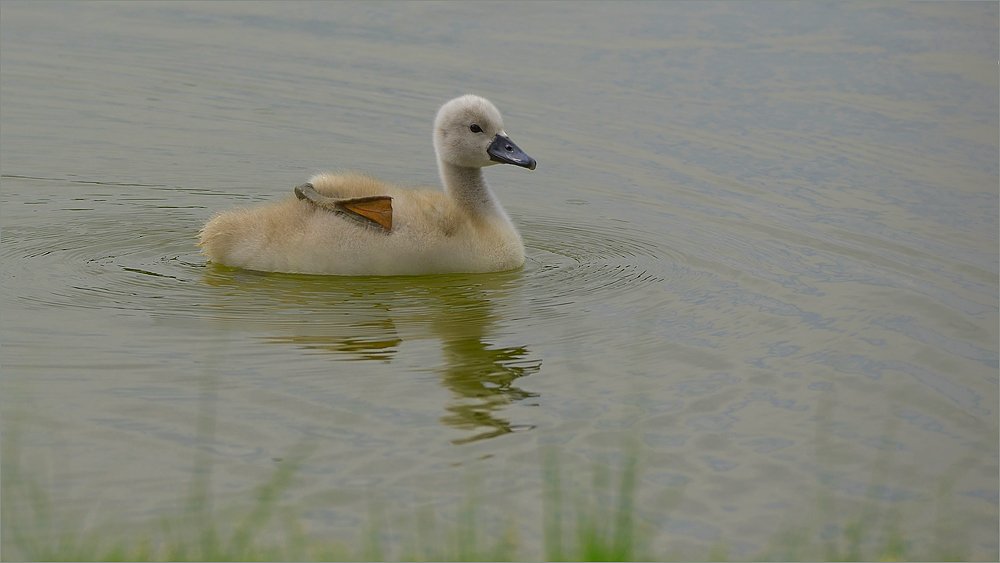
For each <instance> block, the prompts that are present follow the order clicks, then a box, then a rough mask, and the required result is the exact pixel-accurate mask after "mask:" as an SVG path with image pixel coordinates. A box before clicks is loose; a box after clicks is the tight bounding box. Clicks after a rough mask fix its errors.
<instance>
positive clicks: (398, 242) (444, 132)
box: [199, 94, 536, 275]
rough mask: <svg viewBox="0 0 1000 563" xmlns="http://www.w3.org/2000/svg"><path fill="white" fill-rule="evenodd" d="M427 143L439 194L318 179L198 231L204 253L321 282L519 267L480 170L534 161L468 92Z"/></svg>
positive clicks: (520, 254)
mask: <svg viewBox="0 0 1000 563" xmlns="http://www.w3.org/2000/svg"><path fill="white" fill-rule="evenodd" d="M433 137H434V151H435V155H436V158H437V163H438V171H439V173H440V176H441V182H442V184H443V188H444V189H443V190H433V189H407V188H403V187H400V186H396V185H393V184H389V183H386V182H382V181H380V180H376V179H374V178H372V177H370V176H367V175H363V174H357V173H348V174H318V175H316V176H313V177H312V178H310V179H309V181H308V183H306V184H302V185H300V186H298V187H297V188H296V189H295V195H294V196H292V197H288V198H286V199H284V200H282V201H280V202H277V203H273V204H267V205H263V206H259V207H251V208H237V209H232V210H229V211H223V212H221V213H217V214H215V215H214V216H213V217H212V218H211V219H210V220H209V221H208V223H206V225H205V226H204V228H202V230H201V242H200V243H199V245H200V246H201V248H202V254H204V255H206V256H208V258H209V260H210V261H211V262H213V263H218V264H223V265H226V266H230V267H235V268H244V269H249V270H259V271H268V272H286V273H304V274H326V275H415V274H441V273H478V272H496V271H503V270H511V269H515V268H519V267H521V266H522V265H523V264H524V244H523V242H522V241H521V236H520V234H518V232H517V229H516V228H515V227H514V224H513V223H512V222H511V220H510V218H509V217H508V216H507V213H506V212H505V211H504V209H503V207H502V206H501V205H500V202H499V200H498V199H497V198H496V196H495V195H494V193H493V191H492V190H491V189H490V187H489V185H488V184H487V183H486V179H485V177H484V175H483V168H485V167H487V166H492V165H494V164H512V165H514V166H519V167H523V168H527V169H529V170H534V169H535V166H536V162H535V159H533V158H531V157H530V156H528V155H527V154H525V153H524V151H522V150H521V149H520V148H519V147H518V146H517V145H516V144H514V142H513V141H511V139H510V137H508V136H507V133H506V131H504V127H503V119H502V117H501V115H500V112H499V110H497V108H496V107H495V106H494V105H493V104H492V103H491V102H489V101H488V100H486V99H485V98H481V97H479V96H474V95H471V94H470V95H465V96H461V97H459V98H455V99H454V100H451V101H449V102H447V103H446V104H444V105H443V106H441V109H440V110H438V113H437V116H436V118H435V120H434V129H433Z"/></svg>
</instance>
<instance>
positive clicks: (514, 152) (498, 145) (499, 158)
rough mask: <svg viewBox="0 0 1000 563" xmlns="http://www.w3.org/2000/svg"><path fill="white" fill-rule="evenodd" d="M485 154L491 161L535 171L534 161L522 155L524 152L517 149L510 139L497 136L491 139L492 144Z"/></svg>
mask: <svg viewBox="0 0 1000 563" xmlns="http://www.w3.org/2000/svg"><path fill="white" fill-rule="evenodd" d="M486 152H487V153H488V154H489V155H490V160H492V161H495V162H502V163H504V164H513V165H514V166H523V167H525V168H527V169H528V170H534V169H535V159H533V158H531V157H530V156H528V155H526V154H524V151H522V150H521V149H520V148H518V146H517V145H515V144H514V141H511V140H510V137H506V136H504V135H497V136H496V137H494V138H493V143H492V144H490V148H488V149H486Z"/></svg>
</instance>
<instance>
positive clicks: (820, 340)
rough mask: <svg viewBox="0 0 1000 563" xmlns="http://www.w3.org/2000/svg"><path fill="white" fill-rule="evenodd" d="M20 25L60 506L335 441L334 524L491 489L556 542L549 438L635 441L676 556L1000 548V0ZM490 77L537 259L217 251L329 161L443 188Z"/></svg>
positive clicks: (262, 466) (17, 305)
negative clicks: (826, 506) (261, 256)
mask: <svg viewBox="0 0 1000 563" xmlns="http://www.w3.org/2000/svg"><path fill="white" fill-rule="evenodd" d="M2 10H3V12H2V20H0V28H2V38H0V45H2V54H0V56H2V69H0V77H2V80H0V94H2V95H0V99H2V115H0V123H2V130H0V141H2V147H3V149H2V152H0V167H2V191H0V203H2V207H0V214H2V215H0V230H2V240H3V244H2V260H3V262H2V271H0V276H2V277H0V279H2V284H3V285H2V312H3V314H2V319H0V324H2V331H0V332H2V334H0V342H2V346H3V355H2V368H3V378H2V382H3V393H2V399H3V407H2V408H3V413H4V426H3V428H4V430H3V431H4V437H5V440H6V439H8V437H9V436H10V431H11V428H12V425H11V422H10V421H11V420H14V419H13V418H12V417H13V416H15V415H17V416H21V417H23V420H24V421H25V422H22V423H21V425H22V426H23V428H22V429H21V432H22V442H21V450H22V452H21V454H22V458H23V461H24V463H25V464H27V465H31V464H35V466H46V467H52V468H53V469H52V471H53V472H54V474H55V475H54V477H53V478H52V479H51V480H50V482H51V483H52V487H53V491H55V492H54V494H56V495H58V498H59V499H60V501H61V502H64V503H66V504H67V505H71V506H81V507H92V506H95V505H96V506H101V507H102V509H104V510H107V511H109V512H112V513H117V514H122V515H126V516H128V517H129V518H132V517H135V518H141V517H152V516H155V515H158V514H161V513H164V512H165V511H170V510H173V509H175V508H176V507H177V506H178V503H179V502H180V500H181V498H182V496H183V494H184V491H186V490H187V487H188V485H189V484H190V482H191V479H192V475H193V471H194V469H193V468H194V460H195V458H196V452H198V451H208V452H209V454H210V462H211V464H212V487H213V491H214V493H215V494H216V495H217V497H218V499H219V502H220V503H221V502H224V501H225V500H226V499H229V498H233V496H234V495H236V494H238V493H242V492H245V491H247V490H248V489H249V488H250V487H252V486H253V485H255V484H259V483H261V482H263V481H264V480H266V479H267V477H268V476H269V475H270V474H271V472H272V471H273V470H274V468H275V467H276V464H278V463H281V462H280V461H276V460H280V459H282V458H284V457H285V456H287V455H289V452H291V451H292V450H293V448H294V447H295V446H296V445H297V444H301V443H308V444H311V445H312V447H314V448H315V449H313V450H312V453H311V454H310V456H309V457H308V459H307V461H306V462H305V464H304V465H303V467H302V469H301V471H300V472H299V474H298V481H297V483H296V485H295V487H294V488H293V489H292V492H291V493H292V494H291V497H292V498H290V499H288V502H289V503H291V504H293V505H294V506H296V507H297V508H298V510H299V511H300V514H301V516H302V517H303V520H304V521H305V522H306V524H307V526H308V528H309V530H310V531H312V532H315V533H317V534H321V535H323V536H324V537H342V538H344V539H347V540H349V541H352V542H353V541H354V540H355V539H356V538H357V537H358V533H359V531H360V530H361V529H362V527H363V526H364V524H365V522H366V518H367V514H368V508H369V506H370V503H371V499H372V498H373V496H372V495H375V497H377V498H380V499H385V502H386V503H387V504H388V505H389V507H390V508H391V509H392V510H396V511H398V512H399V513H407V511H410V512H409V513H412V511H413V510H414V507H417V506H425V505H428V504H429V505H431V506H432V507H434V508H435V509H439V510H440V511H441V513H442V514H448V513H449V512H448V511H449V510H453V509H454V507H456V506H458V504H459V503H461V502H462V501H463V499H464V498H465V497H466V495H467V492H468V484H467V483H468V476H469V475H470V471H472V472H473V473H474V474H475V475H477V476H478V477H477V479H479V481H478V483H479V484H478V485H477V487H478V488H479V489H480V490H479V492H478V494H479V495H480V497H481V498H482V499H485V501H484V502H485V504H486V505H487V507H488V508H487V509H486V510H487V511H488V512H489V511H490V510H492V511H494V512H495V513H496V515H497V517H502V516H503V515H504V514H509V513H516V514H518V515H519V516H520V520H521V521H522V528H523V529H522V531H521V541H522V542H523V544H524V548H525V550H526V553H527V554H528V555H527V556H529V557H530V556H532V555H530V554H532V553H534V554H536V555H535V556H538V555H539V554H541V553H542V552H541V551H540V550H541V544H540V527H541V526H540V522H541V518H540V510H541V506H540V503H539V502H538V498H539V494H540V491H541V487H542V485H541V463H540V460H541V456H540V453H541V452H542V451H544V448H546V447H548V446H555V447H557V449H558V451H559V454H560V459H561V462H562V466H563V467H564V468H566V469H567V470H572V471H574V472H575V473H574V475H575V477H573V479H580V480H582V481H583V482H586V481H587V480H588V479H589V477H588V475H589V471H590V467H591V464H592V463H594V462H608V463H611V464H612V465H613V466H614V465H615V464H616V463H617V460H619V459H620V456H621V455H622V453H623V451H624V450H623V443H625V442H627V441H628V440H635V441H637V442H638V444H639V446H640V448H639V450H640V452H641V453H640V455H641V461H642V467H643V471H642V481H641V484H640V487H641V488H640V491H641V494H640V501H639V505H638V511H639V514H640V516H641V518H642V519H643V522H644V523H645V525H648V526H650V527H651V528H653V529H655V530H656V531H657V535H656V539H655V540H654V542H653V545H652V548H653V551H654V552H655V553H668V552H670V553H677V554H679V556H681V557H685V556H686V557H703V556H705V555H704V554H706V553H707V548H708V547H709V546H711V545H713V544H714V543H715V542H717V541H720V540H721V541H723V542H726V543H727V544H728V545H729V546H731V549H732V550H731V551H730V557H741V556H743V557H750V556H752V555H753V554H754V553H758V552H760V550H761V549H763V548H764V547H765V546H766V545H767V543H768V541H769V540H770V539H771V538H772V537H773V536H774V535H775V534H776V533H777V532H778V530H779V529H780V528H781V526H782V523H783V522H784V523H786V524H787V523H788V522H796V521H798V520H802V519H808V518H820V519H822V518H821V517H818V516H817V514H822V513H821V511H820V507H819V504H820V503H819V500H818V499H820V498H823V495H825V494H829V495H832V496H833V498H835V499H836V500H837V504H836V506H837V512H836V513H835V514H833V515H829V514H828V515H827V516H824V517H829V518H830V519H831V520H832V521H834V522H839V523H840V524H843V523H844V522H845V521H846V520H848V519H849V518H852V517H856V516H857V515H858V514H859V512H860V507H862V506H863V505H864V503H865V502H871V501H873V500H875V501H878V503H880V504H879V506H882V507H883V508H885V509H886V510H895V511H898V512H899V513H900V514H902V515H903V521H904V524H905V526H906V529H907V530H909V531H910V535H909V536H908V539H909V540H910V541H911V542H913V549H914V550H915V551H916V552H920V550H921V549H928V547H927V545H928V544H929V543H933V542H934V541H935V537H934V534H935V533H937V534H939V535H943V537H945V541H946V542H947V541H954V542H956V543H957V544H959V545H961V546H962V547H963V549H965V550H966V552H965V553H966V555H967V557H969V558H973V559H994V560H995V559H996V558H997V557H998V538H997V526H998V487H997V482H998V448H997V443H998V431H997V426H998V425H997V409H998V404H997V403H998V389H997V385H998V357H1000V356H998V231H997V220H998V213H1000V211H998V193H997V192H998V188H997V185H998V180H997V178H998V174H1000V159H998V114H1000V107H998V106H1000V104H998V91H997V83H998V66H997V61H996V53H997V51H998V39H997V37H998V33H997V21H998V12H997V5H996V3H960V2H959V3H953V2H948V3H906V4H880V3H857V4H855V3H822V4H820V3H801V4H800V3H732V4H729V3H721V4H717V3H695V4H687V3H666V4H663V3H653V4H647V3H641V4H629V3H587V4H582V5H581V4H572V5H567V4H558V3H556V4H537V3H532V4H524V5H521V4H483V3H470V4H455V3H442V4H436V3H435V4H423V3H420V4H416V3H404V4H378V3H367V2H366V3H363V4H339V3H338V4H334V3H321V4H297V3H279V4H270V3H263V4H261V3H250V4H244V3H217V4H174V3H149V2H141V3H110V4H93V3H66V4H49V3H42V4H36V3H4V4H3V8H2ZM467 92H472V93H477V94H480V95H483V96H486V97H488V98H490V99H491V100H492V101H493V102H494V103H495V104H496V105H497V106H498V107H499V108H500V110H501V111H502V112H503V114H504V118H505V126H506V130H507V132H508V133H509V134H510V135H511V137H512V138H513V139H514V140H515V141H516V142H517V143H518V144H519V145H520V146H521V147H522V148H523V149H524V150H525V151H526V152H527V153H528V154H530V155H532V156H533V157H534V158H536V159H537V160H538V169H537V170H535V171H534V172H528V171H526V170H523V169H516V168H514V167H493V168H490V169H488V170H487V177H488V180H489V181H490V182H491V183H492V185H493V187H494V189H495V190H496V192H497V194H498V196H499V198H500V199H501V200H502V202H503V203H504V205H505V207H506V208H507V210H508V212H509V214H510V215H511V217H512V218H513V220H514V222H515V223H516V224H517V226H518V227H519V229H520V231H521V233H522V235H523V237H524V239H525V242H526V245H527V254H528V261H527V264H526V265H525V267H524V268H523V269H521V270H519V271H515V272H505V273H498V274H488V275H459V276H436V277H435V276H430V277H406V278H335V277H322V276H296V275H282V274H262V273H255V272H246V271H238V270H230V269H226V268H220V267H217V266H213V265H210V264H206V262H205V259H204V258H203V257H202V256H200V255H199V253H198V249H197V248H196V247H195V246H194V244H195V242H196V241H197V233H198V230H199V228H200V227H201V225H203V224H204V222H205V221H206V220H207V219H208V218H209V217H210V216H211V214H212V213H213V212H216V211H220V210H224V209H228V208H230V207H233V206H237V205H254V204H260V203H266V202H270V201H275V200H277V199H279V198H282V197H287V196H288V194H290V193H291V189H292V188H293V187H294V186H295V185H297V184H299V183H301V182H302V181H304V180H305V179H307V178H308V177H309V176H310V175H311V174H313V173H315V172H318V171H323V170H348V169H353V170H363V171H369V172H374V173H376V174H377V175H379V176H380V177H382V178H384V179H386V180H390V181H395V182H400V183H404V184H411V185H419V186H434V185H436V184H437V181H438V180H437V171H436V169H435V164H434V156H433V148H432V145H431V139H430V124H431V121H432V119H433V117H434V113H435V112H436V110H437V108H438V107H439V105H440V104H441V103H443V102H444V101H446V100H448V99H450V98H451V97H454V96H456V95H460V94H464V93H467ZM199 417H201V418H200V420H203V421H204V420H211V421H212V424H211V425H208V426H205V425H202V426H201V427H200V428H201V429H200V430H199V424H198V422H197V421H198V420H199ZM205 428H212V429H213V430H212V432H211V434H210V435H207V436H206V434H205ZM203 446H204V448H207V450H204V449H202V447H203ZM878 468H882V470H884V474H885V475H886V477H884V479H882V481H878V479H876V477H875V475H876V474H877V473H876V471H877V469H878ZM873 483H874V485H877V486H873ZM678 491H679V492H680V497H679V498H680V501H679V502H677V503H672V502H668V501H667V500H665V499H668V498H675V497H674V496H671V495H674V493H676V492H678ZM942 491H944V492H943V493H942ZM943 499H945V500H943ZM932 532H933V533H932ZM832 533H834V534H835V533H836V530H834V532H832ZM948 534H951V535H950V536H949V535H948ZM937 541H940V538H938V540H937Z"/></svg>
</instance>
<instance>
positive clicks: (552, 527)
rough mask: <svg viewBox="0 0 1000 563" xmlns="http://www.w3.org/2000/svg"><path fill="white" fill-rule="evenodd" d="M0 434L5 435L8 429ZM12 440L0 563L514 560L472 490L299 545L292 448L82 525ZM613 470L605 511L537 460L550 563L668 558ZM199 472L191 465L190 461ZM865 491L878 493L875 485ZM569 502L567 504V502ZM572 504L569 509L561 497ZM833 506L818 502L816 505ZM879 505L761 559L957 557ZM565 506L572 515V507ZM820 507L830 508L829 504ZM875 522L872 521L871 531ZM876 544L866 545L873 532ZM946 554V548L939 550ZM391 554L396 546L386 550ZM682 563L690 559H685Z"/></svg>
mask: <svg viewBox="0 0 1000 563" xmlns="http://www.w3.org/2000/svg"><path fill="white" fill-rule="evenodd" d="M5 430H9V429H5ZM18 439H19V438H18V433H17V431H16V430H12V431H9V432H5V433H4V441H3V451H2V459H3V468H2V491H0V493H2V495H0V499H2V506H0V515H2V528H3V530H2V558H3V560H5V561H10V560H36V561H70V560H77V561H299V560H332V561H338V560H339V561H343V560H367V561H386V560H405V561H496V560H500V561H505V560H506V561H512V560H517V559H518V554H519V547H520V545H519V541H518V532H517V530H518V528H517V525H516V522H515V518H514V517H509V518H508V519H507V522H506V524H505V525H504V526H502V527H501V528H500V529H495V528H490V527H487V526H485V525H484V524H483V523H481V522H480V521H479V520H478V519H477V504H478V503H477V501H476V498H475V494H474V493H469V494H468V495H467V499H466V501H465V503H464V505H463V506H462V507H461V508H460V509H459V512H458V514H457V515H456V516H457V517H456V518H455V523H454V524H450V525H441V524H439V523H438V520H437V519H436V518H435V514H433V512H432V511H431V510H430V509H427V508H425V509H422V510H418V511H417V514H415V515H414V518H413V522H414V528H415V529H414V530H410V531H409V539H408V540H406V541H403V542H402V545H401V546H393V545H390V544H389V542H387V540H386V539H385V537H386V536H387V535H388V534H387V533H386V531H387V530H386V524H385V521H386V519H385V518H384V516H383V515H382V514H381V509H380V508H378V507H377V506H372V507H371V508H370V511H369V512H370V513H369V517H368V526H367V529H366V530H365V531H364V532H362V533H361V536H360V537H359V538H358V540H357V542H356V545H355V546H353V547H352V546H349V545H347V544H346V543H343V542H336V541H325V540H323V539H319V538H315V537H307V535H306V534H305V532H304V527H303V526H302V524H301V522H300V521H299V519H298V517H297V516H296V513H295V510H294V508H291V507H287V506H283V505H282V504H281V503H280V502H279V499H280V498H281V496H282V494H283V493H284V492H286V491H287V490H288V489H289V488H290V486H291V484H292V478H293V476H294V474H295V472H296V471H297V468H298V467H299V466H300V464H301V463H302V461H303V460H304V459H305V458H306V457H307V456H308V454H309V451H310V448H308V447H306V446H299V447H297V448H295V451H293V452H292V454H291V455H289V456H288V457H286V458H285V459H284V461H283V462H282V463H281V464H280V466H279V467H278V468H277V469H276V470H275V471H274V473H273V475H272V476H271V478H270V479H269V480H268V481H267V482H265V483H262V484H260V485H259V486H258V487H256V490H255V493H254V495H253V501H252V502H251V503H250V504H249V508H243V509H241V510H238V511H234V510H211V508H210V506H211V505H210V500H209V499H208V487H207V484H208V476H207V474H206V473H204V472H202V471H200V470H196V476H195V479H194V482H193V484H192V489H191V493H190V494H189V495H188V500H187V502H186V503H185V508H184V510H183V511H182V512H181V514H176V515H170V516H164V517H162V518H161V519H160V521H159V525H157V523H156V522H146V523H139V524H133V525H121V523H116V522H114V521H113V520H111V519H109V520H108V521H107V522H105V523H104V524H90V525H87V524H86V523H85V522H86V520H88V518H86V517H85V516H83V515H80V514H74V513H73V512H71V511H61V509H60V506H59V503H58V501H56V500H55V499H53V498H51V496H50V494H49V492H48V490H47V489H46V487H45V484H44V483H42V482H40V480H39V479H38V478H37V477H35V476H33V475H29V474H27V473H26V472H25V471H24V470H23V469H22V468H21V467H20V460H19V452H18V450H19V444H18ZM623 459H624V461H623V464H622V467H621V468H620V470H619V471H618V479H617V487H616V489H617V490H616V498H615V499H614V501H615V502H614V505H613V506H612V507H609V506H607V505H606V503H605V504H602V503H600V502H597V501H596V499H597V497H598V496H599V495H602V494H604V495H605V496H606V493H607V492H608V491H607V488H608V486H609V484H610V480H611V479H610V472H609V470H608V468H607V467H601V466H598V467H596V468H595V470H594V485H593V487H594V489H593V490H592V491H586V492H581V491H571V494H569V495H567V492H566V491H565V490H563V489H564V487H563V478H562V475H561V472H560V467H559V458H558V454H557V453H556V451H555V450H554V449H549V450H546V451H545V452H544V462H543V489H544V490H543V498H542V499H541V500H542V504H543V518H544V522H543V537H544V556H545V558H546V559H547V560H549V561H636V560H654V559H655V560H669V559H672V558H673V557H670V556H669V555H667V556H666V557H664V555H663V554H659V556H658V555H657V554H652V553H649V551H648V544H649V541H648V540H649V539H650V538H649V536H650V535H651V531H650V530H649V526H648V525H646V526H643V525H641V523H640V522H639V520H640V519H639V517H638V515H637V512H636V506H635V498H636V493H637V491H636V488H637V483H638V471H639V469H638V467H639V459H638V455H636V453H635V452H629V455H627V456H625V457H624V458H623ZM196 465H197V463H196ZM871 486H872V487H877V486H878V478H877V477H876V478H874V479H873V481H872V484H871ZM567 496H568V497H569V498H567ZM568 500H569V501H570V502H567V501H568ZM828 502H832V500H831V498H829V497H824V496H823V495H821V498H820V505H821V511H822V510H823V505H824V503H828ZM881 502H882V501H879V500H877V499H876V498H874V497H872V496H870V497H869V501H868V503H867V505H866V506H865V507H864V508H863V510H862V512H861V514H859V515H858V516H857V517H856V518H854V519H853V520H850V521H847V522H845V523H844V524H843V525H842V526H841V527H840V530H841V531H842V533H841V536H842V537H841V538H838V539H834V540H827V541H825V542H821V543H817V542H816V541H814V540H815V538H816V537H817V534H816V530H817V529H818V522H819V521H820V520H822V519H823V514H820V515H818V516H817V518H816V519H815V521H812V522H800V523H797V524H795V525H785V526H783V527H782V529H781V530H780V531H779V532H778V533H777V534H775V536H774V537H773V538H771V541H770V542H769V543H768V546H767V547H766V548H765V550H764V551H763V552H761V553H759V554H757V555H756V556H755V557H754V559H758V560H785V561H789V560H838V561H852V560H872V561H874V560H878V561H903V560H912V559H924V558H927V559H934V560H961V559H962V556H963V553H962V552H961V551H959V550H956V549H954V548H953V547H945V548H944V549H937V550H935V552H934V553H931V554H925V555H924V556H922V557H921V556H918V554H914V553H910V552H909V551H908V544H909V542H908V541H907V538H906V537H905V535H904V532H903V530H902V528H901V527H900V525H899V517H898V515H894V514H892V513H891V511H886V513H885V514H883V515H881V517H880V516H879V514H878V513H879V512H880V511H881V510H882V508H881V507H880V506H878V505H879V503H881ZM568 505H572V506H573V509H569V508H568ZM827 508H829V507H827ZM877 522H881V524H880V525H879V526H876V524H877ZM876 535H877V536H878V537H879V539H878V540H877V541H875V542H873V541H870V540H871V538H870V536H876ZM944 545H946V546H948V545H949V544H948V542H945V544H944ZM394 547H395V549H394ZM727 553H728V547H727V546H726V545H725V543H724V542H717V543H716V545H715V546H713V547H712V548H711V549H708V550H706V552H705V553H704V554H702V557H701V559H702V560H713V561H719V560H725V559H726V556H727ZM685 558H689V557H687V556H686V557H685Z"/></svg>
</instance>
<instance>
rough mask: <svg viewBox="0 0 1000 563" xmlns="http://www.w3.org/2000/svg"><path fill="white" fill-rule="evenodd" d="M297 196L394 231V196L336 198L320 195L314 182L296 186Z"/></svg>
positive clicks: (328, 209) (320, 206)
mask: <svg viewBox="0 0 1000 563" xmlns="http://www.w3.org/2000/svg"><path fill="white" fill-rule="evenodd" d="M295 197H297V198H299V199H304V200H306V201H308V202H309V203H312V204H313V205H315V206H316V207H319V208H321V209H325V210H327V211H333V212H335V213H344V214H346V215H348V216H349V217H351V218H353V219H358V220H361V221H363V222H365V223H366V224H374V225H373V226H375V225H377V226H379V227H382V228H383V229H385V230H386V231H392V198H391V197H389V196H385V195H376V196H367V197H351V198H334V197H324V196H321V195H319V193H318V192H316V190H315V189H313V186H312V184H308V183H306V184H302V185H301V186H296V187H295Z"/></svg>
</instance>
